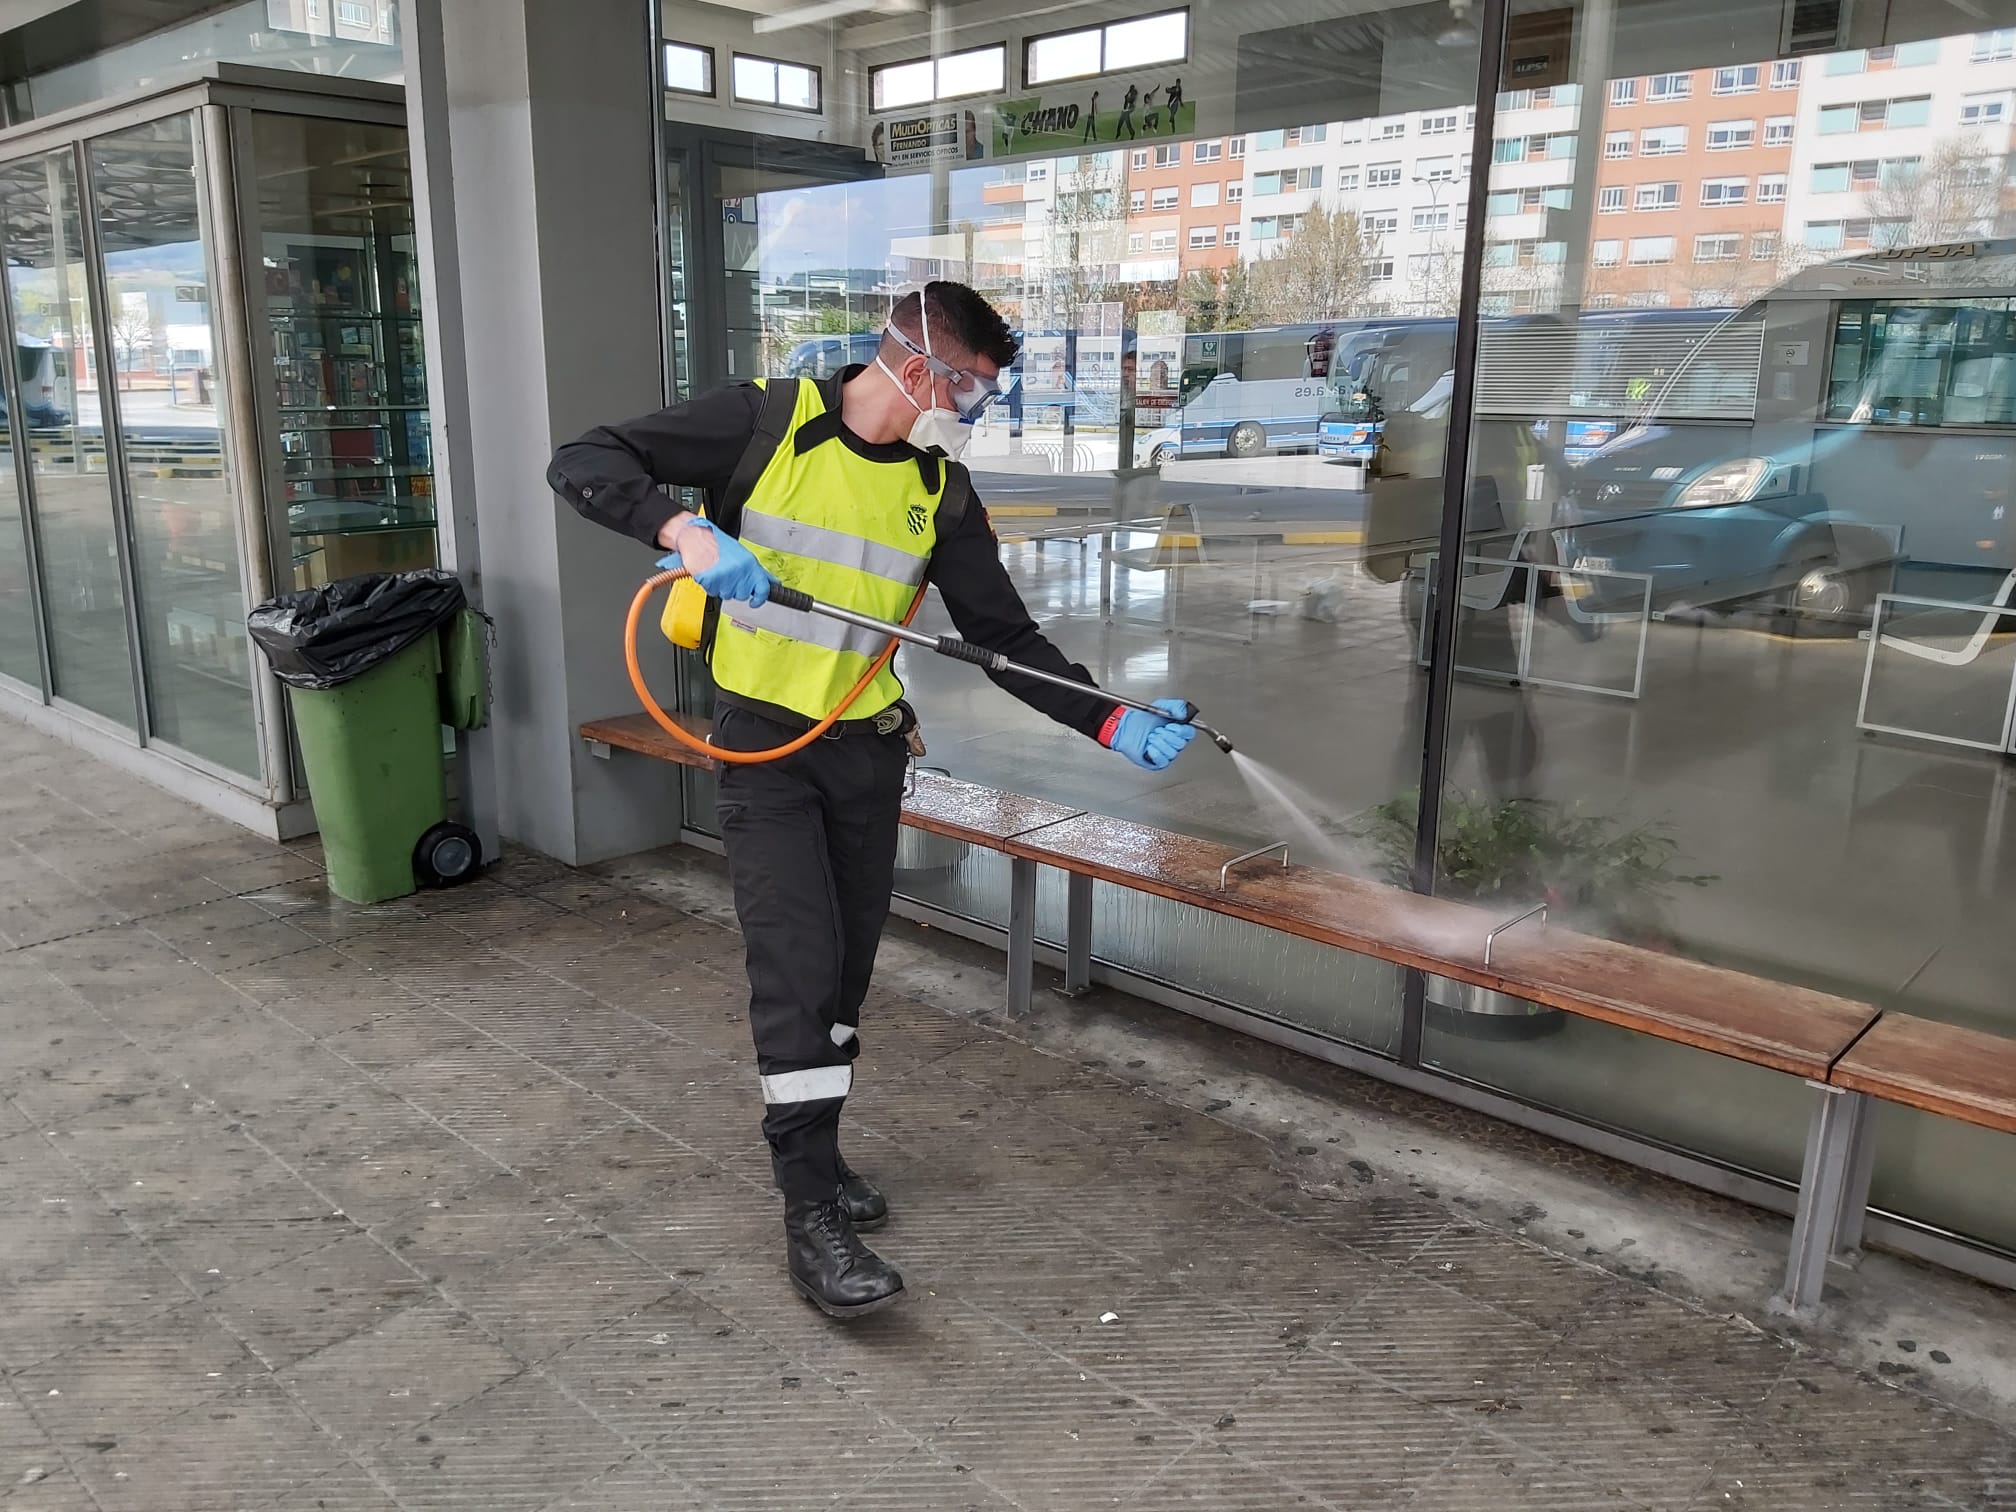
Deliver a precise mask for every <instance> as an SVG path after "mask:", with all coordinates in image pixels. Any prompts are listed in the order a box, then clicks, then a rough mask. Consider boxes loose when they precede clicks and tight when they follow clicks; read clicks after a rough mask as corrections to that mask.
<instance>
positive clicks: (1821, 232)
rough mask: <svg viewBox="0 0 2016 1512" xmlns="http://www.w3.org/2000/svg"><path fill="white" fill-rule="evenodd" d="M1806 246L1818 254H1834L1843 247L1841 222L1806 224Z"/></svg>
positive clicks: (1811, 222)
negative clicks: (1833, 252)
mask: <svg viewBox="0 0 2016 1512" xmlns="http://www.w3.org/2000/svg"><path fill="white" fill-rule="evenodd" d="M1806 245H1807V246H1809V247H1811V248H1812V249H1813V250H1814V251H1816V252H1832V251H1835V250H1837V249H1838V248H1839V247H1840V246H1841V222H1839V221H1838V220H1837V221H1808V222H1806Z"/></svg>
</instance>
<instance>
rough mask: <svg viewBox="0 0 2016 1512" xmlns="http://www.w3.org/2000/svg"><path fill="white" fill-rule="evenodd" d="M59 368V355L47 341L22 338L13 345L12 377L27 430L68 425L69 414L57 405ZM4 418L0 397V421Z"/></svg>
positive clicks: (59, 378) (60, 355)
mask: <svg viewBox="0 0 2016 1512" xmlns="http://www.w3.org/2000/svg"><path fill="white" fill-rule="evenodd" d="M63 368H64V362H63V354H62V353H61V352H60V351H58V350H57V349H56V348H55V347H54V346H52V345H50V344H49V343H48V342H46V341H39V340H37V339H36V338H35V337H33V336H23V337H21V338H20V339H19V340H17V341H16V342H15V343H14V375H15V377H16V379H17V380H18V381H19V383H20V386H21V407H22V409H23V410H24V411H26V413H27V417H28V424H29V426H30V427H31V428H47V427H53V426H59V425H68V424H69V423H70V411H69V410H67V409H65V408H64V407H63V405H62V403H61V402H60V400H61V395H62V384H63ZM5 415H6V400H5V399H4V398H0V418H4V417H5Z"/></svg>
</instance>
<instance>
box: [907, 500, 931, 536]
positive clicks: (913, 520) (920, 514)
mask: <svg viewBox="0 0 2016 1512" xmlns="http://www.w3.org/2000/svg"><path fill="white" fill-rule="evenodd" d="M903 523H904V524H905V525H907V526H909V527H910V534H912V535H913V536H921V535H922V534H924V527H925V526H926V525H928V524H930V523H931V516H930V513H929V512H928V511H927V510H926V509H925V508H924V506H923V505H922V504H912V505H911V506H910V508H909V511H908V512H907V513H906V514H905V515H904V516H903Z"/></svg>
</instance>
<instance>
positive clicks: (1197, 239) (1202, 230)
mask: <svg viewBox="0 0 2016 1512" xmlns="http://www.w3.org/2000/svg"><path fill="white" fill-rule="evenodd" d="M1217 245H1218V228H1217V227H1215V226H1192V227H1191V228H1190V250H1191V251H1193V252H1194V251H1198V250H1200V249H1202V248H1204V247H1215V246H1217Z"/></svg>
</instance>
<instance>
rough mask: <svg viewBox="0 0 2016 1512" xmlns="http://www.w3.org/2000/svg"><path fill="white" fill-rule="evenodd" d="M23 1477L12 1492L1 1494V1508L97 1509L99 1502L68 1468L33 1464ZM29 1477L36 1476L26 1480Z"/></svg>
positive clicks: (22, 1511)
mask: <svg viewBox="0 0 2016 1512" xmlns="http://www.w3.org/2000/svg"><path fill="white" fill-rule="evenodd" d="M37 1472H43V1473H41V1474H39V1475H38V1474H37ZM22 1476H23V1478H17V1479H15V1480H14V1481H13V1482H12V1485H13V1487H14V1489H13V1490H12V1491H11V1492H9V1493H8V1494H6V1495H4V1496H0V1507H4V1508H6V1512H98V1504H97V1502H95V1501H94V1500H92V1497H91V1493H90V1492H89V1491H87V1490H85V1489H84V1483H83V1482H82V1481H80V1480H78V1479H77V1477H76V1475H74V1474H73V1473H72V1472H70V1471H68V1470H50V1469H48V1468H47V1467H45V1466H42V1465H31V1466H29V1467H28V1468H27V1469H26V1470H24V1471H23V1473H22ZM30 1476H33V1477H35V1478H33V1479H25V1477H30Z"/></svg>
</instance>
